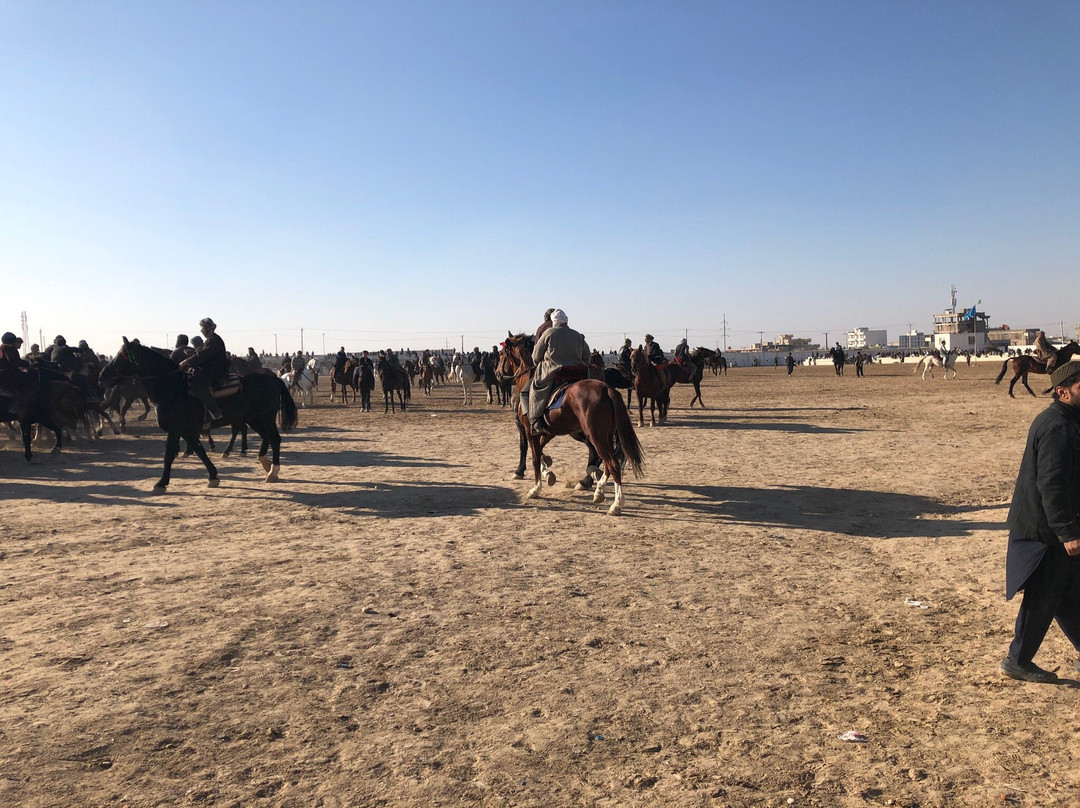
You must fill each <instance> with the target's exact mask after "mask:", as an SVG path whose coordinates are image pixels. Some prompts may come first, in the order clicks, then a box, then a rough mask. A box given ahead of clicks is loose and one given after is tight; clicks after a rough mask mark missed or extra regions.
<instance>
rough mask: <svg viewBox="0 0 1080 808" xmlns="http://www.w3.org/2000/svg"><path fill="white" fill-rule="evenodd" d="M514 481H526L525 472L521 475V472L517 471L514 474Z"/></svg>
mask: <svg viewBox="0 0 1080 808" xmlns="http://www.w3.org/2000/svg"><path fill="white" fill-rule="evenodd" d="M514 479H515V480H524V479H525V474H524V472H520V473H519V472H516V471H515V472H514Z"/></svg>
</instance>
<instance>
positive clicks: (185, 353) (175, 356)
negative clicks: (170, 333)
mask: <svg viewBox="0 0 1080 808" xmlns="http://www.w3.org/2000/svg"><path fill="white" fill-rule="evenodd" d="M193 353H195V350H194V349H193V348H192V347H191V346H190V345H189V344H188V335H187V334H177V335H176V345H175V346H174V347H173V351H172V353H171V354H169V359H171V360H172V361H174V362H176V364H178V365H179V364H180V363H181V362H183V361H184V360H185V359H187V358H188V357H189V356H191V355H192V354H193Z"/></svg>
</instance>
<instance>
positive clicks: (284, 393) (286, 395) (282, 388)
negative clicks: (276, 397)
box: [278, 379, 300, 432]
mask: <svg viewBox="0 0 1080 808" xmlns="http://www.w3.org/2000/svg"><path fill="white" fill-rule="evenodd" d="M278 387H279V393H280V395H281V431H282V432H289V431H291V430H293V429H294V428H295V427H296V425H297V423H299V421H300V414H299V412H298V411H297V409H296V402H295V401H293V397H292V393H290V392H289V386H288V385H287V384H285V382H283V381H282V380H281V379H278Z"/></svg>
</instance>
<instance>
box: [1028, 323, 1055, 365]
mask: <svg viewBox="0 0 1080 808" xmlns="http://www.w3.org/2000/svg"><path fill="white" fill-rule="evenodd" d="M1033 347H1034V348H1035V358H1036V359H1038V360H1039V361H1040V362H1044V363H1045V364H1046V372H1047V373H1052V372H1053V370H1054V363H1055V361H1056V360H1057V351H1055V350H1054V346H1053V345H1051V344H1050V340H1048V339H1047V338H1046V332H1045V331H1040V332H1039V334H1038V336H1036V337H1035V345H1034V346H1033Z"/></svg>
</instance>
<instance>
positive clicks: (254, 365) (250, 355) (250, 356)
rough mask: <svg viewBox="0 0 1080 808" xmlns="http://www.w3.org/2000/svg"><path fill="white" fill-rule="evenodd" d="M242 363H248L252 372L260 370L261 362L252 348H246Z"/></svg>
mask: <svg viewBox="0 0 1080 808" xmlns="http://www.w3.org/2000/svg"><path fill="white" fill-rule="evenodd" d="M244 361H245V362H247V363H248V367H250V368H251V369H252V370H262V360H261V359H260V358H259V355H258V354H257V353H255V349H254V348H248V352H247V356H245V357H244Z"/></svg>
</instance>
